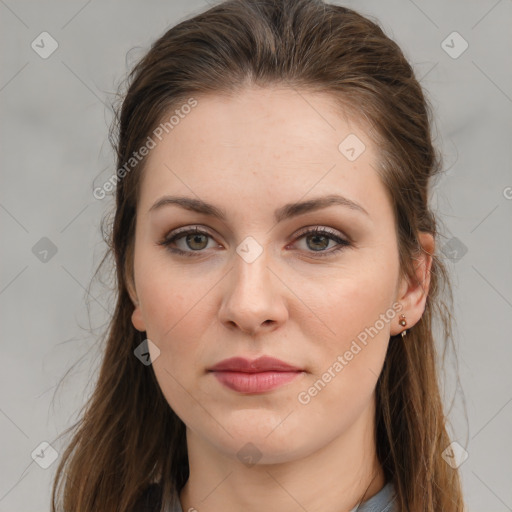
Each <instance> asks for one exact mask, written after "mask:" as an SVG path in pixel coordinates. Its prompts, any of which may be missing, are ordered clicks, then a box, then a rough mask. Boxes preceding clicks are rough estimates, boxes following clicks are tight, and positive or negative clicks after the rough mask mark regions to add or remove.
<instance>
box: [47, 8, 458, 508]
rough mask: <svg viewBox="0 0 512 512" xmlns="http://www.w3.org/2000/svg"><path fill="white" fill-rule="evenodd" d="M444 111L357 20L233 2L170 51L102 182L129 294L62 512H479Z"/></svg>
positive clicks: (152, 56)
mask: <svg viewBox="0 0 512 512" xmlns="http://www.w3.org/2000/svg"><path fill="white" fill-rule="evenodd" d="M430 118H431V114H430V108H429V105H428V103H427V101H426V99H425V97H424V95H423V92H422V89H421V87H420V85H419V84H418V82H417V80H416V79H415V77H414V73H413V71H412V69H411V66H410V65H409V63H408V62H407V61H406V59H405V58H404V56H403V54H402V52H401V50H400V49H399V48H398V46H397V45H396V44H395V43H394V42H393V41H392V40H390V39H389V38H388V37H387V36H386V35H385V34H384V33H383V32H382V30H381V29H380V28H379V27H378V26H377V25H376V24H375V23H373V22H371V21H370V20H368V19H366V18H364V17H362V16H361V15H359V14H357V13H356V12H354V11H352V10H350V9H346V8H343V7H340V6H334V5H328V4H324V3H322V2H320V1H312V0H265V1H255V0H233V1H228V2H225V3H222V4H219V5H217V6H215V7H212V8H211V9H209V10H208V11H206V12H204V13H202V14H199V15H197V16H195V17H194V18H192V19H189V20H187V21H183V22H182V23H180V24H178V25H177V26H175V27H173V28H171V29H170V30H169V31H168V32H167V33H166V34H164V35H163V36H162V37H161V38H160V39H158V40H157V41H156V42H155V43H154V44H153V46H152V47H151V49H150V51H149V52H148V53H147V55H146V56H145V57H144V58H143V59H142V60H141V61H140V62H139V63H138V64H137V65H136V66H135V68H134V69H133V71H132V73H131V75H130V77H129V88H128V90H127V92H126V94H125V96H124V99H123V102H122V105H121V108H120V111H119V118H118V123H117V125H116V128H117V130H118V131H117V133H116V134H115V135H116V146H115V147H116V151H117V163H118V166H117V169H118V170H117V172H116V174H115V175H114V176H113V177H112V179H111V180H109V182H108V183H105V185H104V186H103V187H98V188H97V189H96V190H95V196H96V197H101V196H102V195H105V191H108V190H109V188H111V187H112V186H113V185H114V184H115V185H116V210H115V218H114V221H113V226H112V233H111V237H110V238H109V240H108V242H109V251H110V252H111V253H112V254H113V255H114V257H115V265H116V272H117V274H116V275H117V291H118V296H117V304H116V309H115V313H114V316H113V318H112V321H111V324H110V326H109V330H108V333H107V334H108V336H107V341H106V350H105V355H104V359H103V363H102V367H101V372H100V376H99V380H98V382H97V385H96V388H95V392H94V394H93V396H92V397H91V399H90V402H89V403H88V407H87V410H86V413H85V414H84V416H83V419H82V420H81V421H80V422H79V424H78V425H76V426H78V428H77V429H76V431H75V432H74V437H73V439H72V442H71V443H70V445H69V447H68V449H67V451H66V452H65V453H64V455H63V459H62V461H61V463H60V466H59V468H58V473H57V476H56V479H55V485H54V489H53V500H52V507H53V508H52V510H53V511H54V512H55V511H60V510H73V511H74V512H90V511H92V510H94V511H114V510H115V511H120V512H126V511H138V510H152V511H155V512H156V511H180V510H182V511H187V510H198V511H199V512H203V511H204V512H216V511H218V510H238V511H239V510H244V511H256V510H280V511H290V512H291V511H296V510H307V511H310V512H317V511H323V512H325V511H331V512H335V511H355V510H358V511H359V512H362V511H370V510H371V511H387V512H391V511H413V512H419V511H425V512H427V511H428V512H438V511H440V510H443V511H444V512H455V511H462V510H463V498H462V493H461V486H460V481H459V475H458V471H457V469H456V468H452V467H451V466H450V465H448V464H447V463H446V462H445V460H444V459H443V457H442V453H443V451H444V450H446V449H447V447H449V445H450V442H451V441H450V439H449V436H448V434H447V431H446V428H445V425H446V418H445V413H444V411H443V404H442V400H441V398H440V393H439V388H438V368H437V366H436V347H435V343H434V338H433V334H432V330H433V321H434V319H435V318H436V316H437V317H438V318H439V320H440V321H441V324H442V325H444V328H445V329H444V341H445V342H448V341H449V340H450V321H451V316H450V313H449V308H448V307H447V306H446V304H445V302H444V300H443V298H442V296H441V292H442V289H443V286H445V287H446V289H447V290H448V292H449V291H450V286H449V281H448V276H447V275H446V271H445V268H444V266H443V263H442V262H441V261H440V260H439V259H438V256H437V252H436V238H437V236H438V233H437V227H436V220H435V218H434V216H433V214H432V212H431V210H430V209H429V204H428V197H429V186H430V185H431V178H432V177H433V176H434V175H435V174H436V173H437V172H439V170H440V168H441V164H440V158H439V156H438V154H437V153H436V150H435V148H434V147H433V145H432V141H431V135H430ZM448 295H449V294H448ZM448 298H449V297H448ZM446 300H448V299H446ZM59 496H60V497H61V498H62V499H61V500H60V501H59V500H58V499H57V498H58V497H59Z"/></svg>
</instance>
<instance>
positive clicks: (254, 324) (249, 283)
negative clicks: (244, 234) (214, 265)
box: [219, 237, 286, 331]
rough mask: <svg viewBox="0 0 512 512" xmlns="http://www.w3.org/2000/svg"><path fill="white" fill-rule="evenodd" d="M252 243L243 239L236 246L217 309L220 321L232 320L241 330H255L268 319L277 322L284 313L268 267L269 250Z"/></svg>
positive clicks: (276, 282)
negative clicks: (226, 282)
mask: <svg viewBox="0 0 512 512" xmlns="http://www.w3.org/2000/svg"><path fill="white" fill-rule="evenodd" d="M248 238H250V237H248ZM256 244H257V242H256V243H255V240H254V239H253V240H247V239H246V240H244V241H243V242H242V243H241V244H240V245H239V246H238V247H237V249H236V251H237V254H236V255H235V261H234V265H233V268H232V270H231V272H230V277H229V278H228V284H227V286H226V287H225V289H224V297H223V303H222V306H221V308H220V311H219V314H220V320H221V321H222V322H229V323H235V324H236V325H238V327H239V328H240V329H242V330H245V331H255V330H257V329H258V328H259V327H260V326H262V325H263V324H265V323H266V322H268V321H269V320H270V321H277V322H280V321H282V320H283V319H284V318H285V316H286V309H285V305H284V304H283V302H282V301H281V300H280V295H279V290H278V288H279V286H278V283H279V280H278V279H277V278H276V276H274V275H273V272H272V270H271V267H272V262H271V261H270V259H271V258H270V251H269V250H266V249H265V250H264V249H263V247H262V246H261V245H260V244H257V245H256ZM258 246H259V247H258Z"/></svg>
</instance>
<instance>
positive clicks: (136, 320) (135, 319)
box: [126, 276, 146, 332]
mask: <svg viewBox="0 0 512 512" xmlns="http://www.w3.org/2000/svg"><path fill="white" fill-rule="evenodd" d="M126 288H127V290H128V294H129V295H130V299H131V300H132V302H133V305H134V306H135V309H134V310H133V313H132V324H133V326H134V327H135V329H137V330H138V331H140V332H144V331H145V330H146V324H145V323H144V318H143V316H142V311H141V308H140V303H139V299H138V296H137V291H136V289H135V283H134V282H133V279H132V277H131V276H130V277H128V278H127V280H126Z"/></svg>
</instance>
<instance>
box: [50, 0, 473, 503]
mask: <svg viewBox="0 0 512 512" xmlns="http://www.w3.org/2000/svg"><path fill="white" fill-rule="evenodd" d="M126 84H127V87H126V92H124V93H123V94H122V95H121V97H122V101H120V102H119V107H118V108H116V114H117V115H116V118H115V121H114V123H113V126H112V129H111V141H113V145H114V148H115V152H116V157H117V169H118V170H119V169H121V168H123V166H124V169H125V172H124V173H119V172H118V173H117V174H116V180H115V181H116V192H115V197H116V204H115V210H114V219H113V222H112V223H111V224H109V225H108V227H107V229H104V238H105V241H106V243H107V245H108V248H107V251H106V253H105V256H104V258H103V260H102V261H101V263H100V265H99V267H98V269H97V271H96V273H98V270H99V269H100V268H101V267H102V265H103V264H104V263H105V261H106V260H107V259H108V257H109V256H110V257H113V259H114V268H115V277H116V290H115V298H116V306H115V311H114V313H113V317H112V318H111V320H110V323H109V325H108V328H107V330H106V331H105V333H104V340H105V341H106V344H105V348H104V354H103V358H102V363H101V368H100V372H99V376H98V380H97V383H96V386H95V388H94V392H93V393H92V395H91V397H90V398H89V400H88V401H87V404H86V406H85V407H84V411H83V414H82V416H81V419H80V420H79V421H78V422H76V423H75V424H74V425H73V426H72V427H70V428H68V429H67V430H66V431H65V432H64V434H67V433H68V432H69V431H71V430H73V437H72V440H71V442H70V443H69V445H68V446H67V448H66V450H65V452H64V453H63V456H62V459H61V461H60V464H59V466H58V469H57V473H56V477H55V482H54V485H53V493H52V512H57V511H59V512H60V511H73V512H92V511H95V512H106V511H109V512H110V511H119V512H128V511H131V510H133V507H134V505H135V503H136V502H137V500H138V499H139V498H140V496H141V495H142V494H143V492H144V490H145V489H146V488H147V487H148V485H149V484H150V483H153V482H161V485H162V489H163V494H162V497H163V500H162V501H163V502H162V510H164V508H165V507H166V506H167V505H168V504H169V503H170V500H171V498H172V499H176V496H178V493H179V491H180V490H181V489H182V488H183V486H184V484H185V482H186V481H187V478H188V475H189V467H188V459H187V447H186V438H185V426H184V424H183V422H182V421H181V420H180V418H178V417H177V416H176V414H175V413H174V412H173V410H172V408H171V407H170V406H169V404H168V403H167V401H166V399H165V397H164V396H163V394H162V392H161V390H160V387H159V385H158V382H157V380H156V378H155V375H154V372H153V369H152V367H151V366H145V365H143V364H141V362H140V361H139V360H138V359H137V358H136V357H135V356H134V349H135V348H136V347H137V346H138V345H139V344H140V343H141V340H143V339H144V336H143V335H142V336H141V333H139V332H138V331H136V330H135V328H134V327H133V325H132V323H131V315H132V312H133V308H134V305H133V304H132V302H131V299H130V296H129V294H128V288H127V287H128V283H130V282H132V279H133V268H132V263H133V249H134V229H135V219H136V213H137V203H138V195H139V192H140V182H141V179H142V175H143V169H144V163H145V159H141V161H140V163H138V162H137V165H134V166H133V168H127V167H126V163H127V162H129V161H130V158H132V157H133V154H134V152H136V151H137V150H138V149H139V148H140V147H142V146H143V145H144V144H145V143H146V141H147V140H148V136H150V135H151V134H152V133H154V130H155V128H156V127H157V126H159V124H160V123H161V122H162V120H163V119H165V118H168V117H169V113H171V114H172V111H173V109H175V108H176V107H177V106H179V105H180V104H184V103H185V102H186V101H187V100H189V99H190V98H192V97H194V98H200V97H201V95H202V94H210V93H212V94H227V95H229V94H236V92H237V91H240V90H242V89H243V88H244V87H246V86H247V85H253V84H254V85H260V86H271V85H281V86H286V87H291V88H294V89H295V90H297V91H301V90H311V91H321V92H325V93H328V94H330V95H331V96H332V97H333V98H335V99H336V100H337V101H339V104H340V105H341V106H342V107H343V109H344V110H345V111H347V112H350V113H351V114H352V115H353V116H355V119H363V120H364V121H365V122H366V123H367V126H368V127H370V133H369V136H371V137H372V140H373V141H374V143H375V144H376V147H377V149H378V154H379V156H380V158H379V162H378V168H377V169H376V171H377V172H378V173H379V176H380V178H381V180H382V182H383V184H384V185H385V187H386V191H387V193H388V194H389V198H390V200H391V202H392V205H393V209H394V214H395V225H396V233H397V239H398V245H399V256H400V268H401V272H402V275H403V276H409V277H412V276H414V265H413V263H414V259H415V257H417V256H418V254H419V251H422V250H424V249H423V248H422V247H421V246H420V244H419V241H418V233H419V232H427V233H431V234H432V235H434V237H435V240H436V242H437V241H438V239H439V232H438V221H437V220H436V218H435V216H434V214H433V212H432V211H431V209H430V207H429V191H430V187H431V185H432V180H431V178H433V177H434V176H435V175H436V174H438V173H440V172H441V170H442V163H441V161H442V158H441V155H440V153H439V152H438V151H437V150H436V148H435V147H434V146H433V143H432V134H431V126H432V124H433V123H432V113H431V111H432V107H431V106H430V102H429V101H428V99H427V98H426V96H425V95H424V93H423V91H422V88H421V86H420V84H419V83H418V81H417V79H416V78H415V75H414V72H413V69H412V67H411V65H410V64H409V63H408V62H407V60H406V58H405V57H404V55H403V53H402V51H401V50H400V48H399V47H398V46H397V44H396V43H395V42H393V41H392V40H391V39H390V38H388V37H387V36H386V35H385V34H384V32H383V31H382V29H381V28H380V27H379V25H378V23H377V22H374V21H371V20H370V19H368V18H366V17H363V16H361V15H360V14H358V13H356V12H354V11H353V10H351V9H347V8H344V7H341V6H336V5H329V4H325V3H323V2H321V1H318V0H231V1H227V2H224V3H221V4H218V5H216V6H214V7H212V8H210V9H209V10H207V11H206V12H203V13H200V14H198V15H196V16H194V17H193V18H191V19H188V20H185V21H183V22H181V23H179V24H178V25H176V26H174V27H173V28H171V29H170V30H168V31H167V32H166V33H165V34H164V35H163V36H161V37H160V38H159V39H158V40H156V42H154V43H153V45H152V46H151V48H150V50H149V51H148V52H147V53H146V54H145V56H144V57H143V58H142V59H141V60H140V61H139V62H138V63H137V64H136V65H135V66H134V68H133V70H132V71H131V73H130V74H129V76H128V77H127V81H126ZM437 247H438V243H436V248H437ZM432 257H433V263H432V267H431V282H430V290H429V294H428V297H427V301H426V307H425V311H424V314H423V316H422V318H421V320H420V321H419V322H418V323H417V324H416V325H414V326H413V327H412V328H411V329H409V330H408V333H407V336H406V338H402V336H395V337H392V339H391V340H390V343H389V348H388V353H387V356H386V360H385V363H384V367H383V370H382V373H381V375H380V378H379V380H378V383H377V388H376V396H377V412H376V432H375V439H376V444H377V453H378V457H379V461H380V463H381V464H382V467H383V469H384V471H385V475H386V478H387V479H388V480H390V481H392V482H393V483H394V485H395V489H396V492H397V497H398V499H397V505H398V506H399V510H401V511H413V512H420V511H424V512H438V511H439V510H443V511H444V512H460V511H462V510H463V497H462V490H461V484H460V480H459V473H458V470H457V469H454V468H452V467H451V466H449V465H448V464H447V463H446V462H445V460H444V459H443V457H442V452H443V450H445V449H446V448H447V447H448V446H449V445H450V442H451V441H450V438H449V435H448V432H447V419H446V418H447V417H446V415H445V412H444V409H443V401H442V398H441V394H440V383H439V377H440V372H439V370H440V361H439V360H438V355H439V353H440V350H439V347H436V344H435V339H434V336H433V330H434V322H435V321H436V320H437V321H438V322H439V325H440V326H441V327H442V330H441V333H440V334H439V336H436V339H437V340H438V341H439V343H440V344H442V345H440V346H443V347H444V349H443V358H442V363H443V364H444V362H445V356H446V349H447V348H448V347H449V346H450V344H451V345H453V336H452V330H453V323H452V321H453V318H452V314H451V304H452V301H453V299H452V288H451V284H450V281H449V275H448V273H447V269H446V267H445V265H444V263H443V261H442V259H441V257H440V255H439V252H438V250H437V249H436V251H435V253H434V254H433V255H432ZM95 276H96V274H95ZM57 497H59V503H57V501H58V500H57Z"/></svg>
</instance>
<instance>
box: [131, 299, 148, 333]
mask: <svg viewBox="0 0 512 512" xmlns="http://www.w3.org/2000/svg"><path fill="white" fill-rule="evenodd" d="M132 324H133V326H134V327H135V329H137V330H138V331H140V332H144V331H145V330H146V326H145V324H144V319H143V318H142V312H141V310H140V307H139V305H138V302H137V305H136V306H135V309H134V310H133V313H132Z"/></svg>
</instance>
